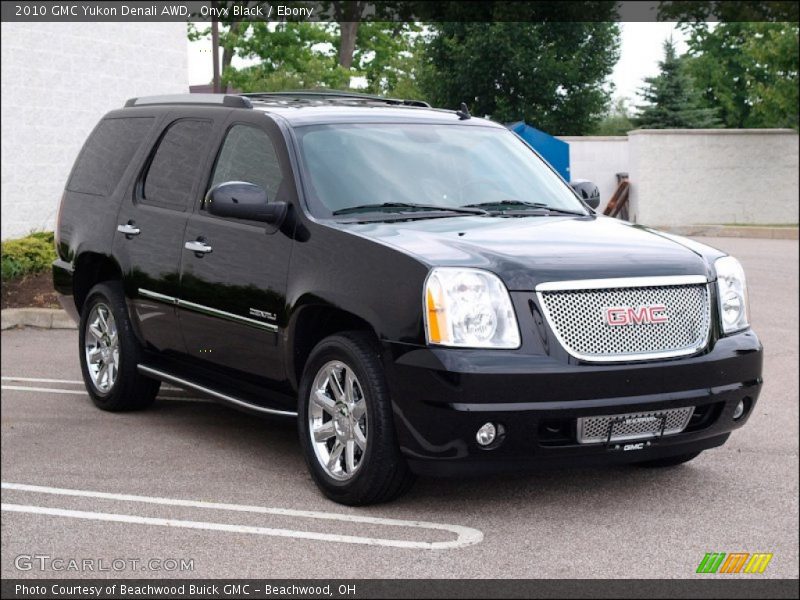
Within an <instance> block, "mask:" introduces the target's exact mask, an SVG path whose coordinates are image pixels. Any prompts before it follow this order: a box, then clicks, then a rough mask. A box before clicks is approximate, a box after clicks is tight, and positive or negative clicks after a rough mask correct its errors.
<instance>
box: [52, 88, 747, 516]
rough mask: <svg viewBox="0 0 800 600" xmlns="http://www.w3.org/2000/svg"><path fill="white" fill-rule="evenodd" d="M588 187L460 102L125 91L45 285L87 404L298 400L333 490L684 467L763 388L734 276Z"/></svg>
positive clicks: (350, 498)
mask: <svg viewBox="0 0 800 600" xmlns="http://www.w3.org/2000/svg"><path fill="white" fill-rule="evenodd" d="M596 190H597V188H596V186H594V185H592V184H590V183H589V182H584V181H582V182H573V185H572V186H570V184H568V183H566V182H565V181H564V180H563V179H561V178H560V177H559V176H558V175H557V174H556V173H555V172H554V171H553V170H552V168H551V167H550V166H549V165H548V164H547V163H546V162H545V161H544V160H542V159H541V157H540V156H539V155H538V154H537V153H536V152H535V151H533V150H532V149H531V148H530V147H529V146H528V145H526V144H525V143H524V142H523V141H522V140H521V139H519V138H518V137H517V136H516V135H515V134H513V133H512V132H510V131H509V130H507V129H506V128H505V127H503V126H501V125H498V124H496V123H493V122H491V121H488V120H484V119H479V118H474V117H471V115H470V114H469V112H468V111H467V110H466V107H465V106H463V105H462V108H461V110H459V111H447V110H438V109H433V108H431V107H430V106H428V105H427V104H425V103H423V102H418V101H405V100H392V99H386V98H378V97H372V96H364V95H353V94H339V93H333V92H332V93H316V94H315V93H310V92H306V93H283V94H279V93H263V94H246V95H203V94H196V95H178V96H162V97H143V98H133V99H131V100H129V101H128V102H127V103H126V105H125V107H124V108H122V109H120V110H115V111H112V112H110V113H109V114H107V115H106V116H105V117H103V119H102V120H101V121H100V122H99V123H98V125H97V126H96V128H95V129H94V130H93V132H92V133H91V135H90V136H89V138H88V140H87V141H86V143H85V145H84V147H83V149H82V151H81V152H80V154H79V156H78V158H77V161H76V163H75V166H74V167H73V170H72V172H71V174H70V176H69V180H68V182H67V185H66V189H65V191H64V195H63V199H62V201H61V206H60V210H59V216H58V224H57V231H56V244H57V249H58V259H57V260H56V261H55V263H54V265H53V278H54V284H55V287H56V289H57V291H58V292H59V295H60V297H61V301H62V303H63V304H64V306H65V307H66V308H67V310H69V311H71V313H72V315H73V316H74V318H75V319H76V320H77V321H78V322H79V348H78V352H79V355H80V363H81V368H82V371H83V378H84V380H85V382H86V389H87V391H88V393H89V395H90V396H91V398H92V400H93V401H94V403H95V404H96V405H97V406H98V407H99V408H101V409H103V410H108V411H128V410H134V409H142V408H145V407H147V406H148V405H150V404H151V403H152V402H153V400H154V399H155V397H156V395H157V393H158V390H159V385H160V383H161V382H168V383H169V384H172V385H177V386H182V387H185V388H188V389H192V390H195V391H199V392H202V393H204V394H207V395H210V396H212V397H214V398H216V399H217V400H220V401H222V402H226V403H228V404H231V405H233V406H235V407H238V408H241V409H244V410H247V411H251V412H253V413H257V414H261V415H273V416H276V417H287V418H296V420H297V428H298V432H299V438H300V442H301V446H302V449H303V452H304V454H305V460H306V462H307V464H308V469H309V471H310V473H311V475H312V477H313V479H314V481H315V482H316V483H317V485H318V486H319V488H320V489H321V490H322V492H323V493H325V494H326V495H327V496H328V497H329V498H331V499H333V500H335V501H337V502H341V503H345V504H352V505H358V504H369V503H375V502H381V501H386V500H389V499H392V498H395V497H397V496H398V495H399V494H401V493H403V492H404V491H405V490H407V489H408V488H409V486H410V485H411V483H412V481H413V478H414V476H415V475H417V474H422V475H434V476H438V475H459V474H476V473H486V472H493V471H498V470H506V469H517V468H526V467H535V466H547V467H566V466H570V465H573V466H574V465H579V466H586V465H601V464H620V463H631V464H633V463H636V464H642V465H648V466H669V465H677V464H680V463H684V462H686V461H689V460H691V459H693V458H694V457H696V456H697V455H698V454H700V453H701V452H702V451H704V450H707V449H709V448H713V447H715V446H719V445H721V444H723V443H724V442H725V441H726V440H727V438H728V436H729V435H730V434H731V432H732V431H733V430H734V429H737V428H738V427H741V426H742V425H743V424H744V423H745V422H746V421H747V419H748V417H749V416H750V414H752V411H753V407H754V405H755V403H756V400H757V398H758V395H759V391H760V389H761V383H762V379H761V367H762V347H761V344H760V343H759V340H758V338H757V337H756V334H755V333H753V331H752V330H751V329H750V327H749V321H748V298H747V289H746V284H745V275H744V272H743V271H742V267H741V266H740V264H739V262H737V260H736V259H735V258H733V257H731V256H727V255H726V254H725V253H723V252H720V251H717V250H715V249H713V248H710V247H708V246H704V245H701V244H699V243H696V242H693V241H691V240H688V239H684V238H680V237H676V236H673V235H669V234H666V233H660V232H658V231H655V230H652V229H649V228H647V227H643V226H640V225H634V224H631V223H627V222H624V221H620V220H617V219H610V218H606V217H603V216H600V215H598V214H596V212H595V211H594V208H597V204H598V201H599V195H598V194H597V193H596ZM644 201H646V199H644Z"/></svg>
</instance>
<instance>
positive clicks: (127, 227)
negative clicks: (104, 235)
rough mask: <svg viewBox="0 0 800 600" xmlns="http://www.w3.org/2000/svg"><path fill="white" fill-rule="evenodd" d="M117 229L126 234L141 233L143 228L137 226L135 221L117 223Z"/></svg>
mask: <svg viewBox="0 0 800 600" xmlns="http://www.w3.org/2000/svg"><path fill="white" fill-rule="evenodd" d="M117 231H119V232H120V233H124V234H125V235H139V234H140V233H142V230H141V229H139V228H138V227H136V225H134V224H133V223H125V224H124V225H117Z"/></svg>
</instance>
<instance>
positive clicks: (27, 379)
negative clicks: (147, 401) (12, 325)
mask: <svg viewBox="0 0 800 600" xmlns="http://www.w3.org/2000/svg"><path fill="white" fill-rule="evenodd" d="M0 380H2V381H23V382H28V383H64V384H68V385H84V382H83V380H81V379H44V378H41V377H10V376H5V375H4V376H2V377H0ZM161 389H162V390H180V389H181V388H177V387H174V386H171V385H167V384H164V383H162V384H161Z"/></svg>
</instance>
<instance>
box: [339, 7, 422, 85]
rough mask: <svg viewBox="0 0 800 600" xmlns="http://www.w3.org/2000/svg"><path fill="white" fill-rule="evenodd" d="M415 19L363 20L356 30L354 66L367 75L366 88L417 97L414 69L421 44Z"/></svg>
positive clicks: (417, 63)
mask: <svg viewBox="0 0 800 600" xmlns="http://www.w3.org/2000/svg"><path fill="white" fill-rule="evenodd" d="M421 31H422V28H421V26H420V25H418V24H415V23H400V22H396V23H390V22H369V21H367V22H364V23H361V24H360V26H359V28H358V33H357V34H356V48H355V52H354V56H353V67H354V69H355V70H356V71H358V72H359V73H361V74H363V75H364V76H365V77H366V79H367V89H366V91H368V92H370V93H373V94H385V95H387V96H397V97H401V98H409V99H415V98H420V90H419V88H418V85H417V80H416V78H417V72H418V70H419V69H420V65H421V61H420V60H419V56H420V53H421V49H422V48H423V46H424V37H423V36H422V35H421Z"/></svg>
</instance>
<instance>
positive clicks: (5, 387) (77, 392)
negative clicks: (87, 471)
mask: <svg viewBox="0 0 800 600" xmlns="http://www.w3.org/2000/svg"><path fill="white" fill-rule="evenodd" d="M82 384H83V382H82V381H81V385H82ZM0 390H10V391H16V392H48V393H51V394H72V395H74V396H85V395H86V390H85V389H82V390H61V389H57V388H43V387H33V386H30V385H0ZM171 390H174V391H182V390H179V389H178V388H169V389H168V390H167V391H171ZM158 399H159V400H169V401H170V402H208V403H211V404H216V401H215V400H211V399H210V398H196V397H192V396H161V395H159V396H158Z"/></svg>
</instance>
